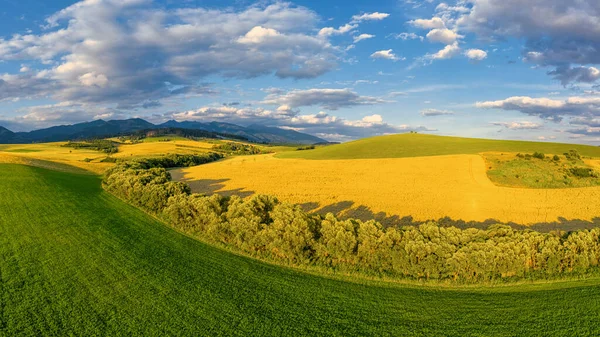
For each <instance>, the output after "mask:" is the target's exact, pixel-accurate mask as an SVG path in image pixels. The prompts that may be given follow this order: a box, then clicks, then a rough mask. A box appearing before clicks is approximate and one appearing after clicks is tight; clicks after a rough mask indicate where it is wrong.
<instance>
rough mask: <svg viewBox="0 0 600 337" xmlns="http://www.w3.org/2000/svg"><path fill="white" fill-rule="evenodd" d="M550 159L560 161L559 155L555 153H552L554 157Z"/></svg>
mask: <svg viewBox="0 0 600 337" xmlns="http://www.w3.org/2000/svg"><path fill="white" fill-rule="evenodd" d="M552 160H554V161H560V157H559V156H557V155H554V157H552Z"/></svg>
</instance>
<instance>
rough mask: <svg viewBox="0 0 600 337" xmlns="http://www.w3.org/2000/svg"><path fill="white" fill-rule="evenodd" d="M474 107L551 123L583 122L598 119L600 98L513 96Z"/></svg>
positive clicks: (599, 115)
mask: <svg viewBox="0 0 600 337" xmlns="http://www.w3.org/2000/svg"><path fill="white" fill-rule="evenodd" d="M475 106H476V107H477V108H482V109H502V110H510V111H519V112H522V113H524V114H527V115H530V116H538V117H541V118H544V119H549V120H553V121H561V120H562V119H563V117H565V116H576V117H584V118H586V119H585V120H590V119H593V118H594V117H600V97H578V96H574V97H569V98H567V99H566V100H558V99H550V98H545V97H543V98H532V97H527V96H514V97H509V98H507V99H503V100H497V101H486V102H477V103H475ZM578 120H579V121H581V120H584V119H578Z"/></svg>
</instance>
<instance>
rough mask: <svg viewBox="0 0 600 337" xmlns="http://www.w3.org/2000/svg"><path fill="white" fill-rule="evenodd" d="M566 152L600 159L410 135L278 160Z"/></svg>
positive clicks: (530, 145) (590, 152)
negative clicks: (566, 153)
mask: <svg viewBox="0 0 600 337" xmlns="http://www.w3.org/2000/svg"><path fill="white" fill-rule="evenodd" d="M569 150H577V151H578V152H579V153H580V154H581V155H582V156H588V157H600V147H597V146H589V145H573V144H561V143H549V142H526V141H513V140H492V139H477V138H459V137H445V136H434V135H424V134H412V133H405V134H399V135H390V136H381V137H372V138H364V139H359V140H356V141H353V142H348V143H343V144H337V145H330V146H323V147H318V148H316V149H315V150H304V151H293V152H286V153H281V154H278V157H280V158H306V159H360V158H405V157H422V156H440V155H450V154H477V153H481V152H521V153H533V152H543V153H546V154H563V153H565V152H568V151H569Z"/></svg>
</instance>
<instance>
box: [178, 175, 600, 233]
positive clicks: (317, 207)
mask: <svg viewBox="0 0 600 337" xmlns="http://www.w3.org/2000/svg"><path fill="white" fill-rule="evenodd" d="M177 180H178V181H181V182H184V183H186V184H188V185H189V186H190V188H191V189H192V192H194V193H201V194H205V195H211V194H219V195H222V196H226V197H227V196H232V195H237V196H240V197H242V198H246V197H249V196H252V195H254V194H256V192H254V191H247V190H244V189H241V188H237V189H231V190H224V191H221V189H222V188H224V187H225V184H224V183H225V182H227V181H229V180H230V179H199V180H192V179H186V178H183V177H178V179H177ZM355 204H356V203H355V202H354V201H352V200H344V201H339V202H336V203H333V204H329V205H321V204H320V203H318V202H306V203H303V204H299V206H300V207H301V208H302V209H303V210H304V211H305V212H308V213H312V214H318V215H321V216H325V215H327V213H333V214H334V215H336V216H337V217H338V218H340V219H342V220H344V219H350V218H353V219H358V220H361V221H368V220H376V221H378V222H379V223H381V224H382V225H383V226H384V227H402V226H419V225H421V224H424V223H427V222H432V221H433V222H436V223H438V224H439V225H440V226H442V227H457V228H460V229H467V228H478V229H487V228H488V227H490V226H492V225H496V224H502V225H508V226H510V227H512V228H514V229H518V230H525V229H531V230H535V231H537V232H551V231H567V232H569V231H576V230H582V229H592V228H595V227H600V216H598V217H594V218H593V219H592V220H591V221H587V220H581V219H566V218H563V217H561V218H558V220H557V221H551V222H539V223H534V224H530V225H523V224H518V223H516V222H502V221H499V220H496V219H486V220H484V221H465V220H461V219H452V218H450V217H443V218H439V219H429V220H424V221H422V220H415V219H414V218H413V217H412V216H410V215H409V216H400V215H395V214H387V213H386V212H373V210H372V209H371V208H370V207H368V206H364V205H357V206H355ZM599 212H600V211H599Z"/></svg>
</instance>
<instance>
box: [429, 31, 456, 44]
mask: <svg viewBox="0 0 600 337" xmlns="http://www.w3.org/2000/svg"><path fill="white" fill-rule="evenodd" d="M426 37H427V39H428V40H429V41H431V42H440V43H443V44H453V43H454V42H455V41H456V39H458V38H459V35H458V34H456V33H455V32H454V31H452V30H450V29H447V28H436V29H432V30H431V31H429V33H427V35H426Z"/></svg>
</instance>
